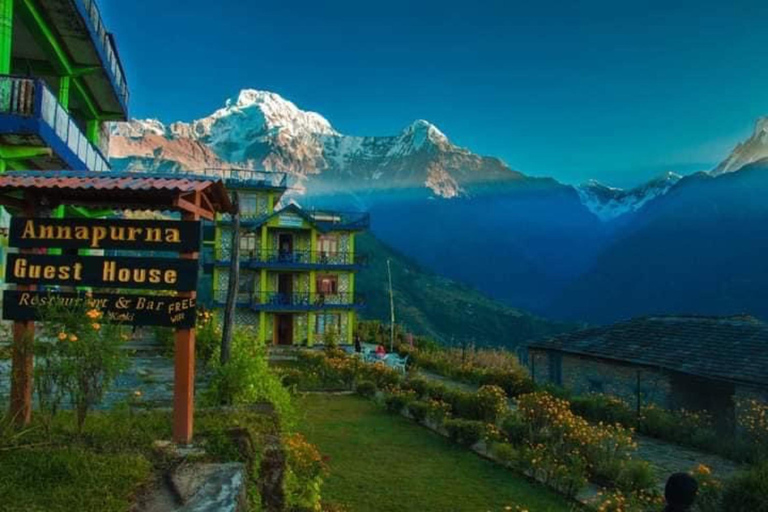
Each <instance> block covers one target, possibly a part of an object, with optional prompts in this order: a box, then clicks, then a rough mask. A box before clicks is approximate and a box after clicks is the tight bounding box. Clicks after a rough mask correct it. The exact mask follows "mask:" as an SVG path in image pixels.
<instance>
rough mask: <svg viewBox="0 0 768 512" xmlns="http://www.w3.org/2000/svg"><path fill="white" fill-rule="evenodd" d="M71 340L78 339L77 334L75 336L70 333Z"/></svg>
mask: <svg viewBox="0 0 768 512" xmlns="http://www.w3.org/2000/svg"><path fill="white" fill-rule="evenodd" d="M69 341H77V336H75V335H74V334H70V335H69Z"/></svg>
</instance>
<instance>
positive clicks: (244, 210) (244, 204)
mask: <svg viewBox="0 0 768 512" xmlns="http://www.w3.org/2000/svg"><path fill="white" fill-rule="evenodd" d="M238 199H239V201H240V214H241V215H243V216H244V217H248V216H253V215H256V213H257V211H256V195H255V194H243V193H242V192H241V193H240V197H239V198H238Z"/></svg>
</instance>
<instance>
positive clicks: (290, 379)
mask: <svg viewBox="0 0 768 512" xmlns="http://www.w3.org/2000/svg"><path fill="white" fill-rule="evenodd" d="M279 375H280V382H282V384H283V386H285V387H286V388H294V387H298V386H299V384H301V381H302V377H303V374H302V372H301V371H300V370H298V369H296V368H284V369H281V370H280V373H279Z"/></svg>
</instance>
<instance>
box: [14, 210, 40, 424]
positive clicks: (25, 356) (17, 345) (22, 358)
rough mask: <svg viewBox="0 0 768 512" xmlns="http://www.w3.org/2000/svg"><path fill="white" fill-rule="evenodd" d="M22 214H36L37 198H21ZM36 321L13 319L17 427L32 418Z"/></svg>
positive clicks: (25, 251)
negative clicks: (33, 200)
mask: <svg viewBox="0 0 768 512" xmlns="http://www.w3.org/2000/svg"><path fill="white" fill-rule="evenodd" d="M22 203H23V205H24V209H23V210H22V215H23V216H25V217H33V216H34V214H35V206H34V202H32V201H30V197H25V201H22ZM19 252H20V253H22V254H30V253H33V252H34V249H21V250H20V251H19ZM36 288H37V287H36V286H35V285H18V286H17V289H18V290H23V291H33V290H35V289H36ZM34 343H35V322H30V321H24V322H20V321H16V322H13V349H12V352H13V354H12V356H11V365H12V366H11V403H10V417H11V420H12V421H13V423H14V424H15V425H16V426H18V427H25V426H27V425H29V424H30V422H31V421H32V388H33V386H34V374H35V353H34Z"/></svg>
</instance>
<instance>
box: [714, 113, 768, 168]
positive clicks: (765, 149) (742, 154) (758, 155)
mask: <svg viewBox="0 0 768 512" xmlns="http://www.w3.org/2000/svg"><path fill="white" fill-rule="evenodd" d="M767 158H768V117H761V118H759V119H758V120H757V122H756V123H755V131H754V132H753V133H752V136H751V137H750V138H749V139H747V140H746V141H744V142H742V143H741V144H739V145H738V146H736V148H735V149H734V150H733V151H732V152H731V154H730V155H729V156H728V158H726V159H725V160H723V161H722V162H721V163H720V165H718V166H717V167H715V169H714V170H713V171H712V174H714V175H715V176H717V175H720V174H725V173H727V172H733V171H738V170H739V169H741V168H742V167H744V166H745V165H748V164H752V163H755V162H760V161H761V160H765V159H767Z"/></svg>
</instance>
